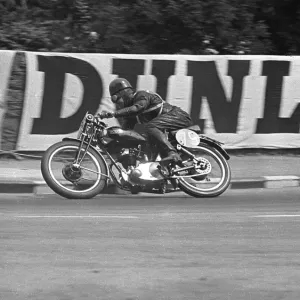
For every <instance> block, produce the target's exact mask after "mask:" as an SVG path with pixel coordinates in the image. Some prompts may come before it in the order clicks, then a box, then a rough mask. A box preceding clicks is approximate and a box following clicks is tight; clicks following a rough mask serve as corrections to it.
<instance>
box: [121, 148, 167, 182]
mask: <svg viewBox="0 0 300 300" xmlns="http://www.w3.org/2000/svg"><path fill="white" fill-rule="evenodd" d="M117 161H118V162H119V163H121V164H122V166H123V168H124V169H125V170H126V173H127V174H128V176H129V179H130V181H131V182H133V183H135V184H146V183H147V182H148V183H149V181H152V182H153V181H157V180H163V179H164V178H163V176H162V175H161V174H160V172H159V170H158V168H157V167H158V165H159V163H157V162H149V161H148V156H147V154H146V153H144V152H142V151H141V147H138V149H136V148H123V149H122V150H121V152H120V154H119V156H118V160H117Z"/></svg>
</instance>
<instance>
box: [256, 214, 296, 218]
mask: <svg viewBox="0 0 300 300" xmlns="http://www.w3.org/2000/svg"><path fill="white" fill-rule="evenodd" d="M252 217H253V218H297V217H300V215H258V216H252Z"/></svg>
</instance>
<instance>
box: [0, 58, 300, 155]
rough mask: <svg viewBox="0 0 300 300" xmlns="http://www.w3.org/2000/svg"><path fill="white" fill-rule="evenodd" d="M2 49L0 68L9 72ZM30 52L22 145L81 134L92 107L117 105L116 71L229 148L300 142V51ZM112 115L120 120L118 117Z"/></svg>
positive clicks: (19, 141) (46, 143) (40, 146)
mask: <svg viewBox="0 0 300 300" xmlns="http://www.w3.org/2000/svg"><path fill="white" fill-rule="evenodd" d="M2 55H3V53H1V52H0V63H1V65H0V72H1V71H2V72H5V74H10V72H9V71H7V70H5V67H4V68H3V65H5V63H4V64H3V65H2V62H3V61H5V62H6V60H5V59H3V58H2ZM24 55H25V60H26V84H25V91H24V101H23V102H22V103H23V108H22V116H21V120H20V126H19V133H18V139H17V142H16V149H17V150H45V149H46V148H48V147H49V146H50V145H51V144H53V143H55V142H57V141H60V140H61V139H62V138H63V137H75V136H76V133H77V130H78V127H79V124H80V122H81V120H82V118H83V117H84V115H85V113H86V111H89V112H91V113H93V114H94V113H96V112H99V111H101V110H103V109H105V110H114V109H115V107H114V105H113V104H112V103H111V101H110V97H109V92H108V85H109V83H110V81H111V80H113V79H114V78H116V77H125V78H126V79H128V80H129V81H130V82H131V84H132V85H133V86H134V87H135V88H136V89H138V90H140V89H147V90H151V91H154V92H157V93H159V94H160V95H161V96H162V97H163V98H164V99H165V100H166V101H167V102H169V103H171V104H173V105H176V106H179V107H181V108H182V109H184V110H186V111H187V112H188V113H190V114H191V116H192V119H193V121H194V123H195V124H199V126H200V127H201V129H202V132H203V134H205V135H207V136H209V137H212V138H215V139H217V140H219V141H221V142H224V143H225V148H227V149H238V148H297V147H300V134H299V123H300V104H299V103H300V84H299V83H300V82H299V80H300V58H298V57H285V56H282V57H279V56H190V55H124V54H66V53H34V52H25V53H24ZM6 64H7V62H6ZM3 70H4V71H3ZM4 77H5V75H4ZM2 86H3V83H2V85H0V99H1V91H2V94H3V90H2V89H3V87H2ZM5 86H7V84H6V85H5ZM2 98H3V96H2ZM20 103H21V102H20ZM106 122H107V123H108V124H109V125H118V123H117V121H116V120H115V119H108V120H106Z"/></svg>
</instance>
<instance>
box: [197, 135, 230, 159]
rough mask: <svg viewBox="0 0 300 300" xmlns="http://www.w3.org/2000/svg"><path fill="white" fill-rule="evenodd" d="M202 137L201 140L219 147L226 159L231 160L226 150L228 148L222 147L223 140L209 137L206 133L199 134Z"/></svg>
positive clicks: (216, 147)
mask: <svg viewBox="0 0 300 300" xmlns="http://www.w3.org/2000/svg"><path fill="white" fill-rule="evenodd" d="M199 137H200V141H201V142H203V143H205V144H207V145H209V146H211V147H213V148H215V149H217V150H218V151H219V152H220V153H221V154H222V155H223V156H224V157H225V158H226V160H229V159H230V156H229V154H228V153H227V152H226V150H225V149H224V148H223V147H222V144H223V143H221V142H218V141H217V140H214V139H212V138H209V137H207V136H205V135H199Z"/></svg>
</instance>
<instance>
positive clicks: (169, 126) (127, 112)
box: [100, 78, 192, 162]
mask: <svg viewBox="0 0 300 300" xmlns="http://www.w3.org/2000/svg"><path fill="white" fill-rule="evenodd" d="M109 92H110V96H111V101H112V102H113V103H114V104H115V105H116V111H115V112H108V111H103V112H102V113H101V114H100V117H102V118H112V117H116V118H118V120H119V118H122V119H124V121H125V122H120V123H123V124H122V125H123V126H122V127H126V129H133V127H134V126H135V124H136V123H141V124H144V128H145V131H146V133H147V135H148V137H149V138H150V140H151V138H152V139H154V140H155V142H156V144H158V146H159V149H160V153H161V156H162V161H175V162H177V161H180V160H181V158H180V156H179V154H178V153H177V151H176V149H175V148H174V147H173V146H172V145H171V143H170V142H169V141H168V138H167V136H166V134H165V131H166V130H167V131H171V130H178V129H182V128H186V127H189V126H191V125H192V120H191V117H190V115H189V114H188V113H186V112H185V111H183V110H182V109H181V108H179V107H177V106H174V105H171V104H169V103H167V102H165V101H164V100H163V99H162V98H161V97H160V96H159V95H158V94H156V93H153V92H150V91H145V90H141V91H135V90H134V89H133V87H132V86H131V84H130V83H129V81H128V80H126V79H125V78H117V79H114V80H113V81H112V82H111V83H110V85H109Z"/></svg>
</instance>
